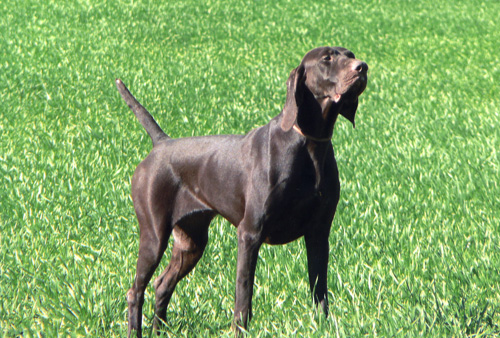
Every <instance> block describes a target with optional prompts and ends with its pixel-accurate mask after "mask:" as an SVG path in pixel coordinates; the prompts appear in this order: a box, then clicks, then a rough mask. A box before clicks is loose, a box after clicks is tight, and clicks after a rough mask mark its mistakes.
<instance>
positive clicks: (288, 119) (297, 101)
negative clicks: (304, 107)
mask: <svg viewBox="0 0 500 338" xmlns="http://www.w3.org/2000/svg"><path fill="white" fill-rule="evenodd" d="M304 73H305V68H304V66H303V65H302V64H301V65H300V66H298V67H297V68H295V69H294V70H292V72H291V73H290V76H289V77H288V80H287V81H286V88H287V92H286V101H285V106H284V107H283V119H282V120H281V129H283V130H284V131H288V130H290V129H291V128H292V127H293V125H294V124H295V121H296V120H297V114H298V112H299V106H300V105H301V104H302V100H303V86H304V80H305V79H304V78H305V76H304Z"/></svg>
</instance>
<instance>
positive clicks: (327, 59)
mask: <svg viewBox="0 0 500 338" xmlns="http://www.w3.org/2000/svg"><path fill="white" fill-rule="evenodd" d="M331 60H332V56H331V55H325V56H323V61H331Z"/></svg>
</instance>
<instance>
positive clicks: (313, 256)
mask: <svg viewBox="0 0 500 338" xmlns="http://www.w3.org/2000/svg"><path fill="white" fill-rule="evenodd" d="M326 228H328V229H329V227H326ZM304 239H305V242H306V249H307V269H308V272H309V287H310V288H311V293H312V296H313V299H314V303H315V304H316V305H319V306H320V307H321V309H322V310H323V312H324V313H325V315H326V316H327V315H328V287H327V272H328V253H329V243H328V232H323V231H318V232H311V233H309V234H306V236H304Z"/></svg>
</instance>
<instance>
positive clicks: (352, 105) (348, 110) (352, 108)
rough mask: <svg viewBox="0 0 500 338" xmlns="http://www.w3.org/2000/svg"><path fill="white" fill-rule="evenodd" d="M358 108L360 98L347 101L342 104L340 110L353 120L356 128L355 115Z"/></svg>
mask: <svg viewBox="0 0 500 338" xmlns="http://www.w3.org/2000/svg"><path fill="white" fill-rule="evenodd" d="M357 109H358V98H356V99H355V100H354V101H352V102H345V103H344V104H343V105H342V109H341V110H340V114H341V115H342V116H344V117H345V118H346V119H348V120H349V121H351V123H352V126H353V128H356V124H355V123H354V117H355V115H356V110H357Z"/></svg>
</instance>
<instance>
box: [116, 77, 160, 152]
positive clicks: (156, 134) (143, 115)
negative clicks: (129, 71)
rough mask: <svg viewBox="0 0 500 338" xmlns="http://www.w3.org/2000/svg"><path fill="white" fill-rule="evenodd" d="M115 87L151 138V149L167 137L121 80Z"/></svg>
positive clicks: (117, 80)
mask: <svg viewBox="0 0 500 338" xmlns="http://www.w3.org/2000/svg"><path fill="white" fill-rule="evenodd" d="M116 87H117V88H118V91H119V92H120V95H121V96H122V97H123V99H124V100H125V102H126V103H127V104H128V106H129V107H130V109H132V111H133V112H134V114H135V116H136V117H137V119H138V120H139V122H141V124H142V126H143V127H144V129H146V131H147V132H148V134H149V137H151V140H152V141H153V147H154V146H155V144H156V143H157V142H158V141H159V140H161V139H162V138H168V137H169V136H168V135H167V134H165V133H164V132H163V130H161V128H160V126H159V125H158V123H156V121H155V119H154V118H153V116H151V114H150V113H149V112H148V111H147V110H146V108H144V107H143V106H142V105H141V104H140V103H139V101H137V100H136V98H135V97H134V96H133V95H132V94H130V92H129V90H128V89H127V87H126V86H125V85H124V84H123V82H122V80H120V79H116Z"/></svg>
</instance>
